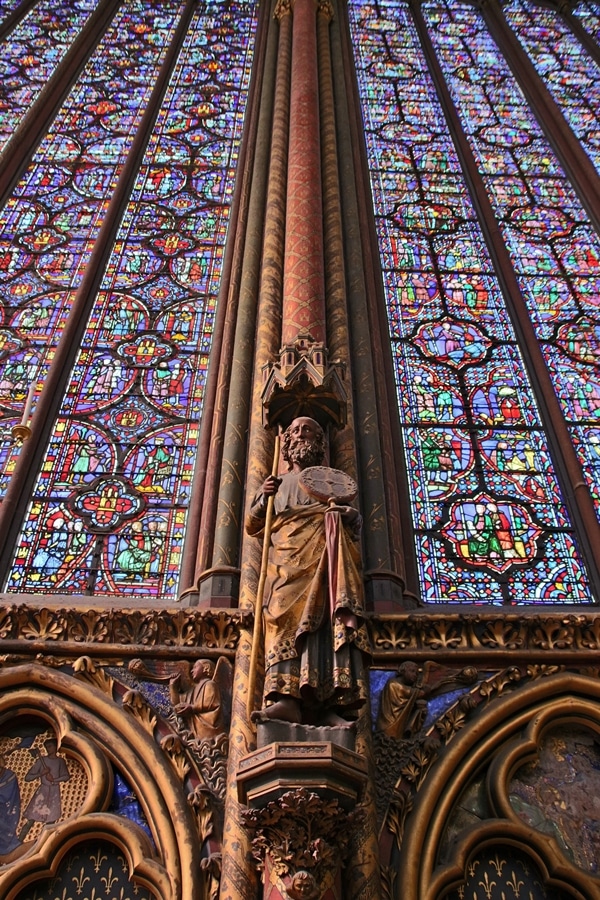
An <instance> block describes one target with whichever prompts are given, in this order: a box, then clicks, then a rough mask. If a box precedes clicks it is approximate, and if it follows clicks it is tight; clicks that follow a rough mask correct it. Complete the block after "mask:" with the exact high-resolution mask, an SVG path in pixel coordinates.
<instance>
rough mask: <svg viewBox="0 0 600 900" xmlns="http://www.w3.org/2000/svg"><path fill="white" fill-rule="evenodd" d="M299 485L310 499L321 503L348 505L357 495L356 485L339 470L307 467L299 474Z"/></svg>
mask: <svg viewBox="0 0 600 900" xmlns="http://www.w3.org/2000/svg"><path fill="white" fill-rule="evenodd" d="M300 484H301V485H302V487H303V488H304V490H305V491H306V492H307V494H310V496H311V497H314V498H315V499H316V500H320V501H321V502H322V503H329V502H330V501H331V500H333V501H334V502H335V503H350V502H351V501H352V500H354V498H355V497H356V495H357V493H358V485H357V483H356V482H355V480H354V478H350V476H349V475H346V473H345V472H342V471H341V470H340V469H330V468H329V466H309V468H308V469H304V470H303V471H302V472H301V473H300Z"/></svg>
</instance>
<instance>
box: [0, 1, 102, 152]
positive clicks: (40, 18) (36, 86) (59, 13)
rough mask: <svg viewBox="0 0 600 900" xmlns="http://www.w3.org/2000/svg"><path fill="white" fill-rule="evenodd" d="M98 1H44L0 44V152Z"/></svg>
mask: <svg viewBox="0 0 600 900" xmlns="http://www.w3.org/2000/svg"><path fill="white" fill-rule="evenodd" d="M95 6H96V3H95V2H94V0H74V2H72V3H69V4H68V5H64V6H62V7H61V6H59V5H57V4H56V3H55V2H54V0H42V2H41V3H38V4H37V5H36V6H34V8H33V9H32V10H31V11H30V12H29V13H28V14H27V15H26V16H25V18H24V19H22V20H21V21H20V22H19V24H18V25H17V27H16V28H15V29H14V30H13V31H11V33H10V35H9V37H8V38H7V39H6V40H5V41H3V42H2V45H1V46H0V110H1V112H2V114H1V116H0V152H1V151H2V149H3V148H4V145H5V144H6V142H7V141H8V139H9V138H10V136H11V135H12V133H13V132H14V130H15V128H17V126H18V125H19V123H20V122H21V120H22V119H23V117H24V116H25V113H26V112H27V110H28V109H29V107H30V106H31V104H32V103H33V102H34V101H35V100H37V98H38V96H39V94H40V92H41V90H42V88H44V87H45V85H46V83H47V81H48V79H49V78H50V76H51V75H52V74H53V72H54V70H55V69H56V67H57V66H58V65H60V63H61V61H62V59H63V58H64V55H65V53H66V52H67V50H68V49H69V47H70V45H71V44H72V43H73V41H74V40H75V39H76V38H77V36H78V34H79V32H80V31H81V29H82V28H83V26H84V25H85V23H86V22H87V20H88V19H89V17H90V14H91V13H92V12H93V11H94V9H95Z"/></svg>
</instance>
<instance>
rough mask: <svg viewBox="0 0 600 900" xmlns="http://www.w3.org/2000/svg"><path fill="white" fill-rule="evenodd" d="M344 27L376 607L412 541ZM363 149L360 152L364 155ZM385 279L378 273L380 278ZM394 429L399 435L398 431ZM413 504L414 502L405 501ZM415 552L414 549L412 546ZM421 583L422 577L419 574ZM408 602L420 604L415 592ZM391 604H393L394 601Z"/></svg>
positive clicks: (350, 252)
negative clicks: (405, 521) (404, 517)
mask: <svg viewBox="0 0 600 900" xmlns="http://www.w3.org/2000/svg"><path fill="white" fill-rule="evenodd" d="M339 14H340V17H342V16H343V31H341V32H338V31H337V30H336V29H335V28H334V29H333V30H332V43H333V54H332V65H333V78H334V90H335V108H336V116H337V135H338V150H339V167H340V170H339V171H340V183H341V201H342V228H343V235H344V244H345V249H346V254H345V256H346V277H347V290H348V299H347V304H348V320H349V323H350V346H351V359H352V365H353V382H354V391H353V393H354V398H355V408H354V414H355V430H356V444H357V453H358V467H359V471H360V472H361V482H360V486H361V506H362V512H363V515H364V519H365V523H364V527H363V543H364V560H365V570H366V575H367V583H366V589H367V596H368V598H369V602H370V604H374V608H375V609H381V611H385V610H387V609H388V608H390V609H391V608H395V609H398V608H399V607H400V608H401V607H402V606H403V605H404V602H405V601H404V599H403V596H404V585H405V562H404V554H405V552H406V549H407V547H408V550H409V551H410V545H408V543H407V545H406V547H405V540H404V536H403V529H402V524H401V515H400V514H401V509H400V501H399V493H398V484H397V478H398V475H397V473H398V472H399V471H402V463H401V462H400V461H399V459H398V458H395V453H394V445H397V448H396V449H398V448H399V447H400V446H401V443H400V437H399V429H398V427H397V424H396V427H395V428H394V427H393V425H394V423H393V422H392V419H391V415H390V409H395V408H396V400H395V388H394V385H393V376H392V384H391V388H390V386H389V379H388V377H387V372H386V365H387V366H388V367H389V368H391V356H390V349H389V338H388V337H387V336H386V337H385V340H384V338H383V337H382V330H381V323H380V319H379V307H381V309H382V310H383V309H385V307H384V302H383V295H382V288H381V284H380V283H378V280H377V275H376V266H377V265H378V262H377V260H378V251H377V245H376V242H375V239H373V240H372V241H370V240H369V236H370V235H371V233H372V232H373V229H374V225H373V221H372V213H371V214H370V215H371V218H369V208H370V203H371V200H370V192H369V187H368V176H367V175H366V172H367V168H366V159H365V157H364V147H363V137H362V124H361V122H362V120H361V114H360V106H359V102H358V95H357V90H356V83H355V79H354V76H353V62H352V50H351V41H350V35H349V28H348V22H347V17H346V12H345V10H344V8H343V6H341V7H340V10H339ZM361 148H362V155H361ZM379 277H380V276H379ZM392 435H394V437H392ZM406 508H407V509H408V506H407V507H406ZM412 552H413V554H414V551H412ZM413 583H415V584H416V578H415V579H413ZM408 602H409V603H410V605H411V606H414V605H415V602H416V601H415V598H414V597H411V598H410V599H409V600H408ZM390 604H391V606H390Z"/></svg>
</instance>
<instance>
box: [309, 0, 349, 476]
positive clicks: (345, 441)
mask: <svg viewBox="0 0 600 900" xmlns="http://www.w3.org/2000/svg"><path fill="white" fill-rule="evenodd" d="M331 15H332V13H331V8H330V7H329V6H328V5H325V4H321V5H320V6H319V10H318V13H317V48H318V56H319V104H320V110H321V169H322V176H323V227H324V236H325V241H324V262H325V305H326V313H327V349H328V355H329V359H330V360H337V359H339V360H341V362H342V364H343V365H344V369H345V373H344V376H345V382H346V386H347V392H346V425H345V427H344V428H343V429H340V431H337V432H333V433H332V435H331V436H330V444H331V464H332V465H333V466H335V467H337V468H339V469H343V471H344V472H347V473H348V475H351V476H352V478H354V479H355V480H358V465H357V460H356V444H355V438H354V404H353V398H352V362H351V359H350V334H349V329H348V309H347V306H346V278H345V273H344V239H343V234H342V206H341V199H340V185H339V174H338V147H337V137H336V130H335V100H334V93H333V76H332V72H331V44H330V21H331Z"/></svg>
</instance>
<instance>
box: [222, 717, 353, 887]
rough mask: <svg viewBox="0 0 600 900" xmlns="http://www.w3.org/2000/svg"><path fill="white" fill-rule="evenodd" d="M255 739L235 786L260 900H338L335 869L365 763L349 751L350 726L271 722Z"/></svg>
mask: <svg viewBox="0 0 600 900" xmlns="http://www.w3.org/2000/svg"><path fill="white" fill-rule="evenodd" d="M276 737H279V738H281V737H287V738H291V739H288V740H281V739H280V740H277V739H274V738H276ZM327 737H329V738H330V739H329V740H324V738H327ZM332 738H333V739H335V740H333V739H332ZM258 739H259V744H261V746H259V748H258V749H257V750H255V751H254V752H253V753H249V754H248V756H245V757H244V758H243V759H242V760H241V761H240V764H239V766H238V770H237V784H238V798H239V801H240V803H242V804H244V805H245V806H247V807H249V809H246V810H245V811H244V812H243V813H242V818H243V821H244V823H245V825H246V828H247V830H248V831H249V833H250V834H251V835H252V846H253V850H254V856H255V857H256V859H258V860H260V867H261V869H262V881H263V900H304V898H306V900H342V898H343V896H344V892H343V886H342V877H341V866H342V862H343V860H344V859H345V858H346V857H347V856H348V853H349V841H350V837H351V835H352V834H353V832H354V831H355V829H356V825H357V823H358V822H359V821H360V820H361V817H362V815H363V813H362V811H361V810H356V809H355V807H356V805H357V803H358V801H359V798H360V793H361V790H362V788H363V786H364V784H365V782H366V780H367V763H366V760H365V759H363V757H362V756H359V754H358V753H355V752H354V749H351V748H353V747H354V729H353V728H352V727H348V728H340V727H337V728H333V727H325V726H319V727H314V726H310V725H290V724H288V723H286V722H279V721H276V720H274V721H270V722H263V723H260V724H259V725H258ZM347 744H350V746H346V745H347Z"/></svg>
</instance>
